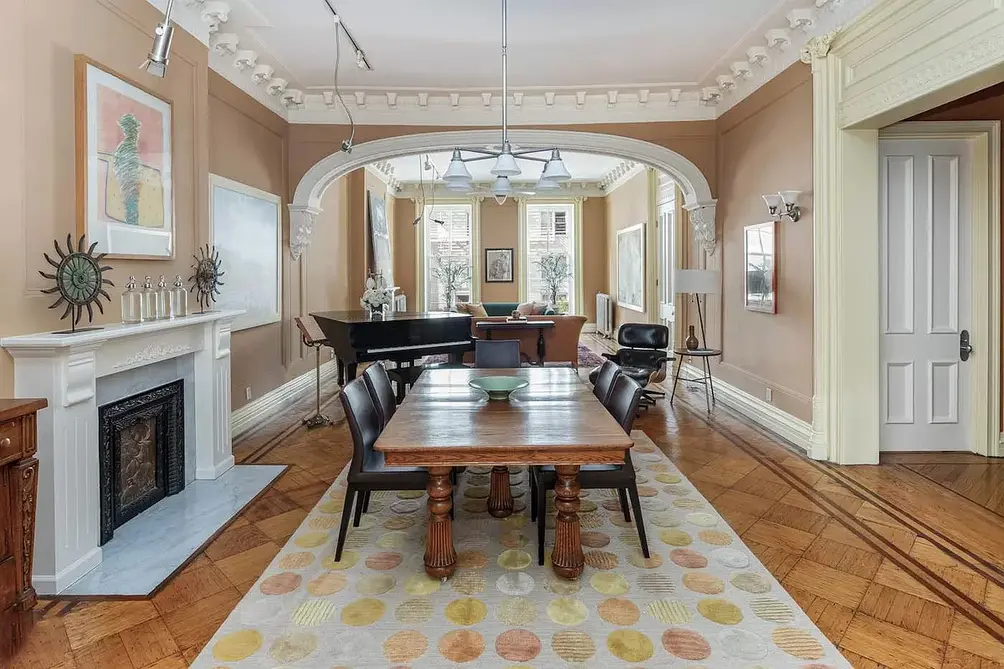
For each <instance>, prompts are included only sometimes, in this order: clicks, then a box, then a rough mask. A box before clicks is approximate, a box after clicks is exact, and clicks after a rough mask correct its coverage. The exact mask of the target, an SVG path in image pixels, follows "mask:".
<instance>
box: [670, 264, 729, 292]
mask: <svg viewBox="0 0 1004 669" xmlns="http://www.w3.org/2000/svg"><path fill="white" fill-rule="evenodd" d="M721 285H722V275H721V272H719V271H718V270H713V269H678V270H676V271H674V272H673V289H674V290H675V291H676V292H677V293H681V294H682V293H692V294H697V295H716V294H718V292H720V290H721Z"/></svg>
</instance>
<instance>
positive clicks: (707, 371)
mask: <svg viewBox="0 0 1004 669" xmlns="http://www.w3.org/2000/svg"><path fill="white" fill-rule="evenodd" d="M673 354H674V355H675V356H676V360H677V363H676V374H674V375H673V392H672V394H671V395H670V396H669V403H670V404H672V403H673V399H674V398H675V397H676V384H677V383H679V382H680V368H681V367H683V359H684V358H700V359H701V365H702V366H703V368H704V376H700V377H698V378H696V379H684V380H685V381H701V382H702V383H704V400H705V402H707V405H708V413H711V405H712V404H714V403H715V381H714V379H713V378H712V376H711V358H717V357H719V356H721V354H722V351H721V349H717V348H674V349H673Z"/></svg>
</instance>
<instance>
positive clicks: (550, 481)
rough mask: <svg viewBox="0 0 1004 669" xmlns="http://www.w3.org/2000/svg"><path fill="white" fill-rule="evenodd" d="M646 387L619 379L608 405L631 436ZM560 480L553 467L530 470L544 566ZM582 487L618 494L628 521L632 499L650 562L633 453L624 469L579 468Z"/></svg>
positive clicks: (533, 513)
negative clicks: (552, 500)
mask: <svg viewBox="0 0 1004 669" xmlns="http://www.w3.org/2000/svg"><path fill="white" fill-rule="evenodd" d="M642 390H643V389H642V387H641V384H639V383H638V382H637V381H635V380H634V379H632V378H630V377H628V376H624V375H623V374H622V375H620V376H618V377H617V379H616V381H614V384H613V388H612V389H611V391H610V395H609V397H608V399H607V402H606V405H605V406H606V408H607V411H609V412H610V415H611V416H613V418H614V420H616V421H617V423H618V424H619V425H620V426H621V427H622V428H623V429H624V431H625V432H627V433H628V434H631V428H632V426H633V425H634V419H635V416H636V415H637V414H638V405H639V404H640V403H641V397H642ZM557 480H558V476H557V473H556V472H555V471H554V467H553V466H551V465H545V466H543V467H531V468H530V493H531V499H530V505H531V511H530V516H531V520H534V521H536V522H537V562H538V563H539V564H544V530H545V526H546V523H545V521H544V518H545V516H546V514H547V491H548V490H551V489H553V488H554V484H555V482H556V481H557ZM579 487H580V488H581V489H582V490H597V489H611V490H616V491H617V497H618V498H619V499H620V506H621V511H622V512H623V513H624V520H625V521H627V522H630V521H631V514H630V513H629V511H628V499H627V498H628V495H630V496H631V507H632V508H633V509H634V519H635V527H636V528H637V529H638V540H639V541H640V542H641V552H642V555H644V556H645V558H646V559H648V557H649V552H648V538H647V537H646V536H645V520H644V518H642V515H641V500H640V499H639V498H638V484H637V482H636V479H635V471H634V463H633V462H632V461H631V452H630V451H627V452H625V453H624V464H623V465H582V466H581V467H580V468H579Z"/></svg>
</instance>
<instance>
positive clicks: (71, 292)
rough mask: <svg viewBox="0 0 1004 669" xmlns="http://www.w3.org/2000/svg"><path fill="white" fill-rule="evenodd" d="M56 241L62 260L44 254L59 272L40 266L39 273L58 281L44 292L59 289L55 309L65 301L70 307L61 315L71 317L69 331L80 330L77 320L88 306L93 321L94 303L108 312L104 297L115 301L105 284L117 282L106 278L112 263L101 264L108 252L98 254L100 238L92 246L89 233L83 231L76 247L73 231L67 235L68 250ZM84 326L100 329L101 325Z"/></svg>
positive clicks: (52, 307)
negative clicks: (96, 250) (87, 235)
mask: <svg viewBox="0 0 1004 669" xmlns="http://www.w3.org/2000/svg"><path fill="white" fill-rule="evenodd" d="M52 245H53V247H55V249H56V253H57V254H58V255H59V261H58V262H57V261H56V260H53V259H52V258H50V257H49V254H48V253H43V254H42V255H43V256H44V257H45V261H46V262H47V263H49V264H50V265H52V266H53V267H54V268H55V272H54V273H52V274H48V273H46V272H43V271H41V270H39V272H38V273H39V274H41V275H42V276H43V277H45V278H46V279H50V280H52V281H55V282H56V285H55V286H54V287H53V288H47V289H45V290H43V291H42V292H43V293H45V294H46V295H51V294H53V293H59V299H58V300H56V301H55V302H54V303H52V304H51V305H50V306H49V308H50V309H55V308H57V307H59V306H62V305H64V304H65V305H66V308H65V309H64V311H63V315H62V316H60V317H59V318H60V319H64V318H71V319H72V320H71V321H70V329H69V330H68V332H77V324H78V323H79V322H80V317H81V316H82V315H83V313H84V309H87V322H88V323H90V322H93V321H94V309H93V306H97V308H98V311H100V312H101V313H102V314H104V313H105V309H104V307H103V306H101V298H102V297H103V298H105V299H106V300H108V301H109V302H111V299H112V298H111V296H110V295H108V293H107V292H106V291H105V289H104V286H114V285H115V284H114V283H112V282H111V281H110V280H109V279H106V278H104V272H105V271H107V270H110V269H111V267H108V266H102V265H101V261H102V260H103V259H104V257H105V254H104V253H101V254H99V255H94V249H95V247H96V246H97V245H98V244H97V242H94V243H93V244H91V245H90V247H88V246H87V241H86V237H85V236H83V235H81V237H80V239H79V240H77V248H76V250H74V248H73V238H72V237H71V236H70V235H66V251H65V252H64V251H63V249H62V248H61V247H60V246H59V241H58V240H53V242H52ZM85 249H86V250H85ZM84 329H85V330H99V329H100V328H84ZM57 334H64V333H57Z"/></svg>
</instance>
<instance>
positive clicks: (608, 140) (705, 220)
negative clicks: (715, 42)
mask: <svg viewBox="0 0 1004 669" xmlns="http://www.w3.org/2000/svg"><path fill="white" fill-rule="evenodd" d="M498 139H499V133H498V131H497V130H462V131H453V132H436V133H422V134H417V135H404V136H401V137H391V138H388V139H379V140H374V141H371V142H365V143H362V144H359V145H358V146H356V147H355V149H354V150H353V151H352V153H344V152H338V153H334V154H332V155H330V156H328V157H327V158H324V159H323V160H321V161H319V162H318V163H317V164H316V165H314V166H313V167H312V168H310V169H309V170H308V171H307V173H306V174H304V175H303V178H302V179H301V180H300V183H299V184H298V185H297V187H296V192H295V194H294V196H293V201H292V202H291V203H290V205H289V211H290V223H289V226H290V227H289V248H290V254H291V255H292V256H293V259H294V260H295V259H297V258H299V257H300V254H301V253H303V251H304V250H306V248H307V247H308V246H309V245H310V233H311V232H312V231H313V227H314V220H315V219H316V217H317V215H318V214H320V213H321V197H322V196H323V194H324V191H325V189H327V187H328V186H329V185H331V184H332V183H333V182H334V181H335V180H337V179H338V178H339V177H341V176H344V175H346V174H348V173H349V172H351V171H353V170H356V169H359V168H360V167H364V166H366V165H368V164H370V163H373V162H376V161H380V160H387V159H389V158H397V157H400V156H407V155H412V154H416V153H423V152H433V151H448V150H451V149H453V148H454V147H456V146H484V145H487V144H492V143H497V142H498ZM510 140H511V141H512V143H513V144H516V145H520V146H557V147H559V148H561V149H562V150H567V151H581V152H585V153H596V154H600V155H605V156H613V157H617V158H626V159H629V160H635V161H638V162H642V163H645V164H647V165H651V166H652V167H655V168H657V169H660V170H663V171H664V172H666V173H668V174H669V175H671V176H672V177H673V178H674V179H675V180H676V181H677V183H679V184H680V189H681V190H682V191H683V196H684V208H685V209H686V210H687V211H689V212H690V221H691V225H692V227H693V229H694V234H695V236H696V238H697V239H698V240H700V242H701V244H702V245H703V246H704V248H705V249H706V250H707V251H708V252H709V253H713V252H714V249H715V241H716V235H715V205H716V200H715V199H714V198H713V197H712V196H711V187H710V186H709V185H708V180H707V179H706V178H705V177H704V174H702V173H701V171H700V170H699V169H698V168H697V166H696V165H694V164H693V163H692V162H690V160H688V159H687V158H685V157H684V156H682V155H680V154H679V153H676V152H675V151H672V150H670V149H667V148H666V147H663V146H659V145H657V144H652V143H651V142H645V141H641V140H638V139H631V138H627V137H618V136H615V135H603V134H599V133H591V132H575V131H568V130H511V131H510Z"/></svg>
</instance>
